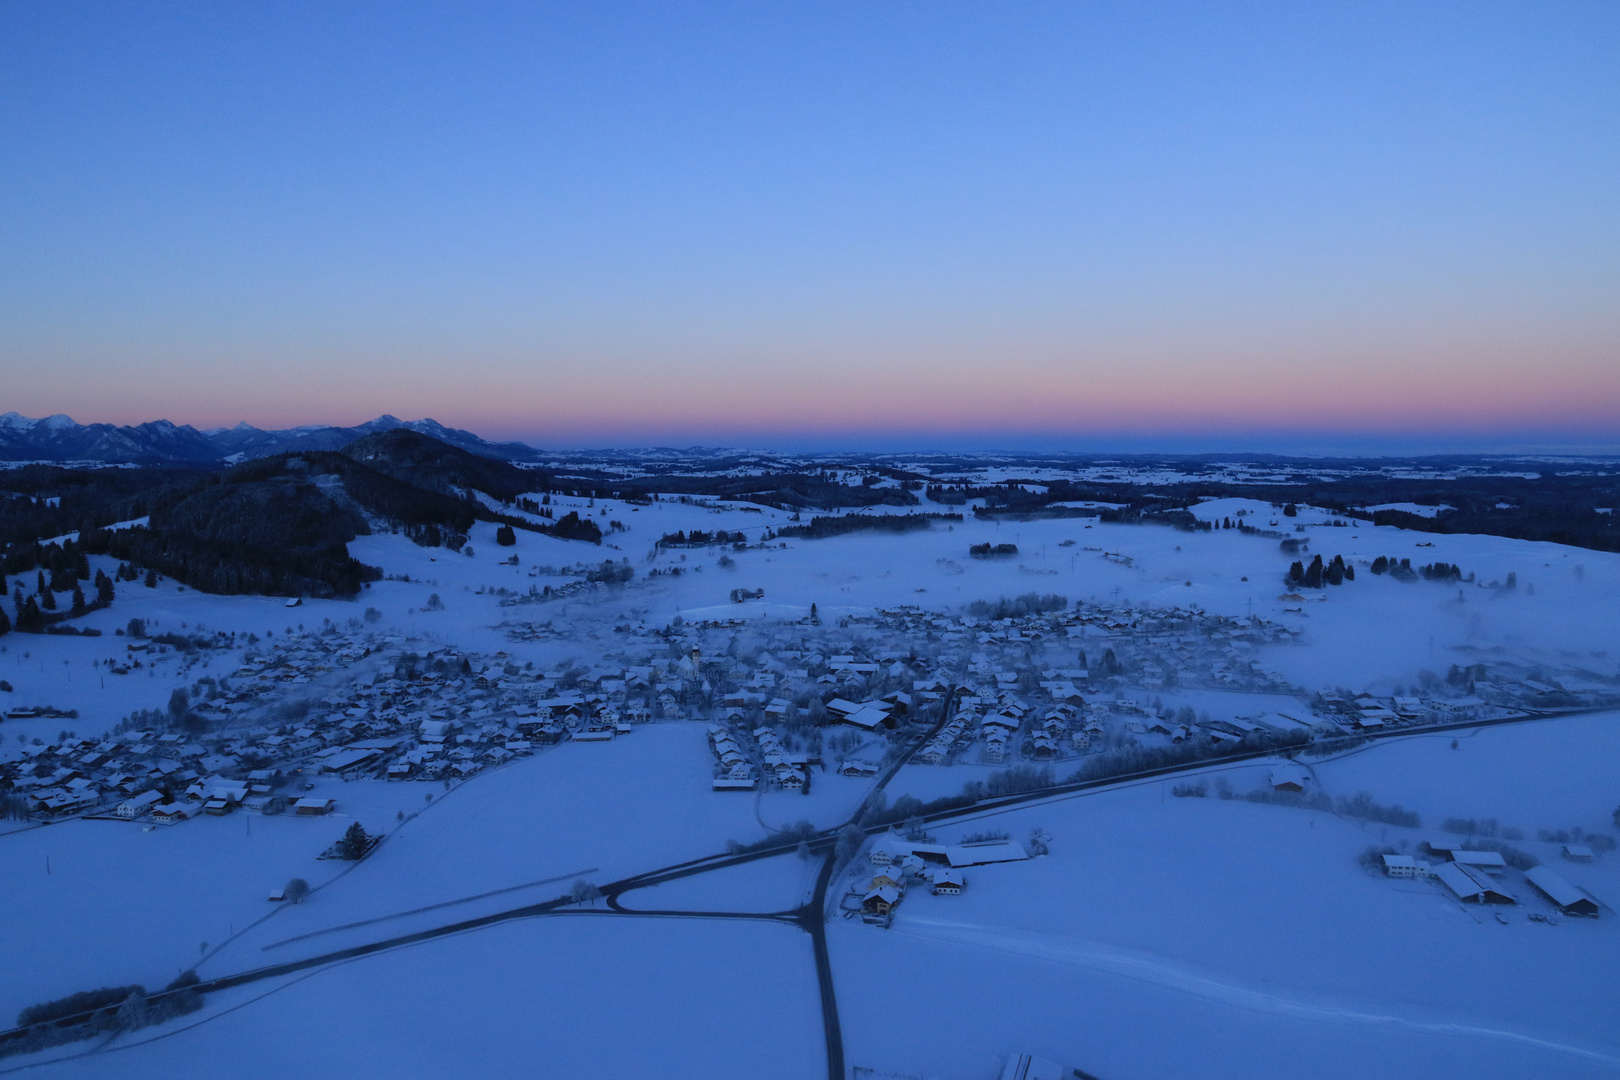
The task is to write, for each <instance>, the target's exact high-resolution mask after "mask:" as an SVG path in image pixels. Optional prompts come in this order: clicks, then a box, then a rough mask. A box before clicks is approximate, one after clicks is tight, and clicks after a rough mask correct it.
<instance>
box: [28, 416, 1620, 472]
mask: <svg viewBox="0 0 1620 1080" xmlns="http://www.w3.org/2000/svg"><path fill="white" fill-rule="evenodd" d="M12 418H15V419H16V420H22V421H27V422H28V424H27V426H28V428H29V429H32V428H33V427H34V426H35V425H38V424H41V423H46V422H48V421H51V420H58V419H60V420H65V421H69V422H71V423H73V424H74V425H76V426H78V427H92V426H97V425H106V426H109V427H113V428H137V427H140V426H142V425H143V424H171V425H173V426H174V427H176V428H190V429H191V430H193V431H195V432H197V433H198V434H200V435H203V436H205V437H206V436H209V435H210V434H217V433H222V432H228V431H232V430H238V429H240V428H243V427H247V428H251V429H253V430H256V431H262V432H265V433H271V434H273V433H284V432H294V431H320V430H326V429H338V430H348V429H355V428H363V427H367V426H370V425H372V424H376V423H377V422H378V421H392V422H394V423H396V424H398V425H400V426H401V427H411V426H413V425H433V426H435V427H438V428H442V429H444V430H446V431H447V432H452V433H457V434H463V435H470V436H472V437H473V438H476V439H478V440H480V441H482V442H485V443H490V444H493V445H498V444H501V443H517V444H519V445H521V446H523V447H524V448H526V449H528V450H531V451H535V452H538V453H553V454H564V455H578V454H612V453H638V452H640V453H645V452H670V453H703V454H768V455H785V454H807V455H827V454H870V455H878V456H895V455H901V454H939V455H951V456H958V455H995V456H1010V457H1029V456H1038V457H1053V456H1057V457H1074V458H1091V459H1095V458H1099V457H1103V458H1108V457H1120V458H1143V457H1167V458H1179V459H1193V458H1218V457H1250V458H1279V459H1309V460H1314V461H1332V460H1358V459H1360V460H1365V459H1383V460H1391V459H1432V458H1458V457H1464V458H1481V459H1501V458H1518V459H1529V458H1551V459H1557V458H1566V459H1567V458H1576V459H1590V460H1603V459H1613V458H1616V457H1620V438H1617V437H1615V436H1607V435H1605V436H1594V437H1592V438H1588V439H1582V438H1580V437H1579V436H1576V437H1574V438H1571V437H1570V436H1569V434H1567V433H1565V434H1564V437H1563V438H1562V439H1559V438H1555V437H1548V436H1549V435H1550V433H1547V434H1543V433H1540V432H1530V431H1526V432H1523V433H1521V437H1520V438H1519V439H1517V440H1512V441H1508V440H1503V441H1500V442H1496V443H1494V444H1492V445H1484V443H1485V440H1484V439H1480V438H1473V437H1469V436H1467V435H1459V434H1457V433H1444V434H1437V435H1418V434H1415V433H1414V434H1406V433H1402V434H1398V435H1391V434H1384V433H1378V434H1375V433H1364V432H1354V431H1344V432H1323V433H1317V434H1316V436H1315V438H1311V437H1310V436H1308V435H1306V434H1305V433H1294V432H1288V431H1284V430H1279V431H1276V432H1271V433H1267V434H1264V435H1260V436H1258V437H1256V436H1255V434H1254V433H1253V432H1252V431H1250V432H1247V433H1245V435H1246V436H1247V438H1245V439H1244V441H1243V442H1241V443H1238V442H1235V441H1234V440H1235V439H1236V438H1244V436H1239V435H1237V434H1236V433H1232V434H1215V433H1207V432H1206V433H1201V434H1197V435H1186V434H1178V435H1166V434H1164V433H1158V432H1155V433H1147V432H1142V433H1136V432H1112V433H1109V434H1108V435H1102V436H1098V435H1093V436H1090V437H1073V436H1069V437H1065V436H1063V435H1058V434H1051V435H1035V436H1030V435H1028V434H1027V433H1026V434H1024V435H1022V436H1021V437H1022V438H1026V439H1029V440H1030V441H1029V442H1025V443H1011V442H1003V441H1001V440H1002V439H1003V438H1007V436H999V437H998V436H997V435H996V434H991V433H983V434H981V435H980V437H979V438H978V439H976V440H975V439H974V437H973V436H967V437H965V438H964V437H962V436H958V437H956V438H954V439H953V438H951V437H950V436H942V435H939V434H937V433H936V435H935V437H936V438H941V439H943V441H942V442H923V441H921V440H916V441H913V440H912V439H909V438H907V437H906V436H905V435H904V434H900V433H895V434H891V435H888V436H887V437H885V436H883V435H878V434H875V433H868V434H866V435H865V437H864V438H863V437H861V436H852V437H850V438H847V439H842V440H840V439H835V438H829V437H827V436H819V437H818V436H815V435H806V434H805V433H797V434H798V436H799V437H798V438H797V439H795V438H791V437H790V438H786V439H783V438H781V436H780V435H778V436H777V438H775V439H772V438H770V437H769V436H764V439H765V440H767V441H757V440H760V439H761V437H762V435H763V433H758V434H755V433H748V434H743V433H737V434H736V435H734V436H733V438H735V439H736V441H730V440H728V439H727V438H726V436H724V435H719V436H718V439H715V441H693V442H687V441H686V439H687V438H693V436H680V435H676V436H671V435H662V436H660V435H651V436H643V437H642V439H637V438H636V437H634V436H630V437H628V438H626V439H624V440H623V441H618V442H600V443H596V442H593V443H583V442H581V443H575V444H572V445H563V444H558V443H551V444H550V445H547V444H546V443H545V442H540V441H535V440H536V436H535V435H534V434H532V433H530V432H523V433H521V434H515V433H512V432H511V431H510V429H508V430H507V431H501V432H499V433H497V434H495V435H487V434H483V433H481V432H480V431H478V430H476V429H475V428H473V427H461V426H458V425H456V424H454V423H450V424H446V423H443V422H441V421H439V420H436V419H434V418H432V417H427V416H424V417H421V418H420V419H416V420H401V419H400V418H399V417H398V416H396V415H394V414H393V413H391V412H387V411H383V412H379V413H378V414H377V415H375V416H374V417H372V418H371V419H369V420H364V421H360V422H358V423H332V422H326V423H321V422H316V423H309V422H305V423H298V424H291V425H288V426H286V427H275V426H270V427H265V426H260V425H259V424H254V423H251V422H249V421H246V420H240V421H238V422H236V423H235V424H218V423H214V424H207V425H206V426H203V425H197V424H192V423H179V422H176V421H173V420H169V419H168V418H166V417H164V418H159V419H156V420H146V421H140V422H138V423H118V422H116V421H111V420H95V421H90V422H88V423H86V422H81V421H78V420H74V419H73V418H72V417H71V416H69V415H68V414H66V413H62V412H55V413H50V414H48V415H46V416H42V417H29V416H25V415H23V414H21V413H19V412H16V411H14V410H12V411H7V412H5V413H0V430H4V428H5V427H7V426H13V427H16V426H20V425H15V424H12V425H7V424H5V423H4V422H3V421H5V420H11V419H12ZM486 430H487V429H486ZM717 435H718V433H717ZM1268 436H1269V438H1268ZM1538 436H1540V437H1538ZM1012 437H1015V438H1016V437H1020V436H1012ZM609 438H611V436H609ZM696 438H699V439H701V438H702V437H701V436H697V437H696ZM711 438H713V437H711ZM970 440H973V441H970ZM1249 440H1254V441H1249ZM1273 440H1274V441H1273ZM1268 441H1270V442H1271V445H1269V446H1267V445H1264V444H1265V443H1266V442H1268ZM1223 444H1224V445H1223Z"/></svg>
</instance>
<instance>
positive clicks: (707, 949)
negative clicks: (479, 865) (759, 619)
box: [39, 916, 826, 1080]
mask: <svg viewBox="0 0 1620 1080" xmlns="http://www.w3.org/2000/svg"><path fill="white" fill-rule="evenodd" d="M810 966H811V964H810V940H809V938H808V937H806V936H805V935H804V934H803V933H802V932H800V931H798V930H795V929H793V928H791V927H785V926H780V925H774V924H760V923H749V922H735V923H722V922H711V921H707V920H700V919H681V920H674V919H656V918H629V917H612V918H605V917H595V916H558V917H552V918H547V919H540V920H531V921H528V922H524V923H519V924H506V925H503V926H498V927H494V928H490V929H487V930H482V931H478V932H475V933H469V934H463V935H459V936H456V937H452V938H447V939H443V940H439V941H432V942H428V943H425V944H422V945H417V946H414V947H411V948H405V949H399V950H395V951H392V952H388V953H385V954H383V955H380V956H375V957H371V958H369V959H366V960H364V961H360V962H356V963H350V964H339V965H334V966H331V967H327V968H322V969H320V970H318V971H317V972H315V973H313V974H309V975H307V976H305V977H302V978H294V979H292V980H285V981H278V982H277V983H272V984H268V985H255V986H250V987H244V988H242V989H240V990H235V991H229V992H226V993H224V994H221V995H219V996H218V997H217V998H215V999H212V1000H210V1002H209V1005H208V1008H207V1009H206V1010H205V1011H203V1012H201V1013H197V1014H195V1015H193V1016H189V1017H186V1018H185V1019H184V1020H182V1021H179V1022H177V1023H175V1024H172V1025H169V1027H170V1028H181V1027H187V1028H188V1029H187V1030H184V1031H182V1032H180V1033H179V1034H178V1035H176V1036H175V1037H172V1038H168V1037H164V1036H166V1035H168V1034H169V1029H168V1028H158V1029H147V1030H146V1031H143V1032H141V1033H139V1034H138V1035H137V1036H135V1037H134V1038H133V1039H131V1040H129V1043H130V1045H127V1046H126V1045H124V1044H123V1043H122V1042H118V1043H114V1044H113V1045H112V1047H110V1048H108V1049H107V1050H105V1051H103V1052H101V1053H98V1054H95V1055H93V1056H90V1057H80V1058H75V1059H71V1060H66V1061H63V1062H61V1063H60V1064H57V1065H55V1066H52V1067H49V1068H46V1069H43V1070H39V1074H40V1075H45V1076H63V1077H67V1076H72V1077H86V1078H89V1077H106V1078H108V1080H113V1078H117V1080H138V1078H146V1077H150V1078H153V1080H158V1078H165V1080H167V1078H171V1077H174V1076H176V1075H232V1076H251V1077H273V1076H298V1075H302V1074H316V1075H321V1076H343V1077H356V1078H366V1077H377V1078H389V1080H394V1078H398V1077H430V1078H439V1077H443V1078H451V1077H457V1078H459V1077H469V1076H545V1077H552V1076H557V1077H565V1076H590V1077H637V1076H677V1075H679V1076H716V1077H720V1076H736V1077H743V1076H780V1077H793V1078H800V1077H804V1078H809V1077H815V1076H818V1075H819V1076H825V1075H826V1070H825V1066H824V1065H823V1064H822V1062H823V1053H822V1041H821V1022H820V1017H819V1013H818V1007H817V999H816V988H815V982H814V980H813V979H804V978H797V977H794V976H795V975H797V974H798V973H799V972H800V971H802V970H805V969H808V968H809V967H810ZM154 1036H157V1041H145V1040H148V1039H151V1038H153V1037H154ZM82 1045H83V1044H81V1047H82Z"/></svg>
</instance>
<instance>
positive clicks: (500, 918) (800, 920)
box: [0, 688, 1615, 1080]
mask: <svg viewBox="0 0 1620 1080" xmlns="http://www.w3.org/2000/svg"><path fill="white" fill-rule="evenodd" d="M956 693H957V689H955V688H953V689H952V691H951V693H950V694H949V695H947V697H946V698H945V700H944V702H943V707H942V709H941V711H940V718H939V720H938V721H936V722H935V724H934V725H933V726H932V727H931V728H930V729H929V730H928V732H927V733H925V734H924V735H923V736H921V737H920V738H919V739H917V740H916V741H915V742H914V743H913V744H912V746H911V747H910V748H909V749H907V750H906V752H905V753H903V754H902V755H901V756H900V757H899V758H897V759H896V760H895V762H894V763H893V764H891V765H890V766H889V768H888V769H887V770H886V771H885V772H884V773H883V774H882V775H881V776H880V777H879V779H878V781H877V782H876V783H875V784H874V785H873V787H872V791H871V792H870V793H869V794H868V795H867V797H866V799H865V800H863V801H862V803H861V806H860V808H858V809H857V810H856V812H855V814H854V816H853V817H852V818H851V819H850V820H849V821H846V822H844V823H843V824H841V825H839V826H837V827H836V828H830V829H825V830H822V832H821V833H819V834H818V835H817V836H815V837H813V838H811V839H810V840H809V841H808V843H809V845H810V849H811V851H813V852H818V853H821V854H822V856H823V861H822V865H821V871H820V873H819V874H818V875H817V878H816V886H815V889H814V891H813V893H812V896H811V898H810V899H809V900H808V901H806V902H805V903H804V904H802V905H801V906H799V907H798V908H795V909H793V910H791V911H781V912H732V911H675V910H637V909H633V908H625V907H623V906H622V905H621V904H620V903H619V897H620V896H621V895H622V894H624V893H627V892H631V891H633V890H636V889H641V888H646V887H648V886H651V885H657V884H660V883H661V882H665V881H675V880H679V879H681V878H686V877H691V876H694V875H696V874H704V873H708V872H710V871H712V870H720V869H724V868H726V867H730V866H740V865H742V864H744V863H749V862H753V861H755V860H757V859H768V858H773V857H775V856H777V855H785V854H789V853H791V852H793V851H795V850H797V848H798V844H799V841H797V840H795V841H793V842H791V843H784V844H776V845H771V846H769V847H764V848H760V849H758V850H756V851H747V852H742V853H739V854H724V855H710V856H705V857H704V858H700V859H691V860H688V861H686V862H681V863H675V864H672V865H670V866H665V867H659V868H657V869H654V870H649V871H646V872H644V873H640V874H634V875H632V876H630V877H627V878H623V879H621V880H619V881H614V882H610V883H608V884H607V885H604V886H602V894H603V896H604V897H605V898H606V900H607V905H606V910H590V909H580V908H578V907H577V906H575V902H574V900H573V898H572V897H570V896H560V897H558V898H556V899H555V900H547V901H542V902H539V903H534V904H526V905H523V906H521V907H516V908H511V909H509V910H506V911H499V912H494V913H492V914H488V915H482V916H478V917H476V918H472V919H464V920H461V921H458V922H454V923H448V924H445V925H442V926H437V927H432V928H429V929H426V930H419V931H415V932H413V933H409V934H401V935H398V936H396V937H391V938H386V939H383V940H380V941H373V942H368V943H366V944H363V945H354V946H350V947H348V948H345V949H338V950H335V951H333V952H329V953H323V954H321V955H318V956H311V957H306V958H304V959H301V960H291V961H287V962H285V963H281V964H271V965H267V966H264V967H259V968H252V969H250V970H248V971H242V972H238V973H236V974H234V975H223V976H220V977H218V978H214V979H204V980H202V981H200V982H198V983H196V984H195V985H194V986H192V987H191V988H190V989H192V990H194V991H196V992H199V993H211V992H213V991H216V990H228V989H231V988H234V987H237V986H245V985H247V984H249V983H255V982H260V981H262V980H265V979H274V978H280V977H282V976H285V975H291V974H294V973H296V972H300V971H307V970H310V969H311V968H317V967H322V966H325V965H327V964H332V963H336V962H339V961H343V960H351V959H355V958H357V957H362V956H369V955H372V954H374V953H380V952H386V951H388V950H390V949H396V948H401V947H403V946H407V945H414V944H418V943H420V942H425V941H431V940H433V939H435V938H440V937H448V936H449V935H451V934H459V933H463V932H465V931H468V930H476V929H480V928H482V927H486V926H493V925H496V924H498V923H502V922H507V921H510V920H514V919H528V918H534V917H536V916H542V915H603V916H605V915H627V916H642V917H661V918H706V919H749V920H757V921H774V922H782V923H790V924H792V925H796V926H799V927H800V928H801V929H803V930H804V931H805V932H806V933H808V934H809V935H810V937H811V941H812V943H813V946H814V950H815V958H816V976H817V980H818V982H819V983H820V987H821V1004H822V1027H823V1030H824V1034H825V1038H826V1043H827V1075H828V1078H829V1080H845V1072H844V1046H843V1035H842V1028H841V1025H840V1023H839V1017H838V1003H837V998H836V995H835V993H834V989H833V980H832V965H831V961H830V958H829V956H828V953H827V936H826V920H825V915H824V911H825V906H824V905H825V903H826V895H827V889H828V887H829V886H830V884H831V882H832V878H833V874H834V872H835V870H836V869H837V865H836V858H837V842H838V835H839V833H840V832H841V831H842V830H843V829H845V828H847V827H848V826H849V825H851V824H853V825H855V826H856V827H857V828H860V829H861V831H862V832H863V833H864V834H866V835H872V834H873V833H877V832H881V831H883V829H884V827H885V826H882V825H873V826H862V825H860V817H861V815H862V813H864V812H865V810H866V808H867V807H868V806H870V805H871V803H872V801H873V799H874V798H875V797H876V796H877V795H878V794H879V793H881V792H882V790H883V789H884V787H886V786H887V785H888V783H889V781H891V780H892V779H893V778H894V777H895V776H896V775H897V774H898V773H899V771H900V769H901V768H903V767H904V766H905V765H906V763H907V762H909V761H910V760H911V758H912V757H913V756H914V755H915V754H916V752H917V750H918V749H920V748H921V747H922V746H924V745H926V743H927V741H928V740H929V739H930V738H932V737H933V736H934V734H936V733H937V732H938V731H939V729H940V728H941V727H943V726H944V724H945V722H946V721H947V720H948V719H949V717H950V705H951V703H952V701H953V700H954V699H955V696H956ZM1613 711H1615V709H1614V708H1613V707H1612V706H1605V707H1601V708H1588V709H1565V710H1558V711H1555V712H1542V713H1532V714H1524V715H1519V716H1508V717H1500V718H1497V719H1492V720H1470V721H1464V722H1459V723H1453V724H1430V725H1425V726H1423V727H1417V728H1402V729H1397V730H1394V731H1384V732H1373V733H1368V734H1366V735H1363V736H1359V737H1360V738H1362V739H1364V740H1365V741H1369V742H1377V741H1382V740H1384V739H1395V738H1407V737H1411V736H1414V735H1430V734H1438V733H1442V732H1449V731H1466V730H1475V729H1480V728H1487V727H1501V726H1505V725H1509V724H1522V723H1528V722H1532V721H1536V720H1550V719H1557V718H1560V717H1566V716H1581V715H1589V714H1592V713H1601V712H1613ZM1281 752H1282V751H1279V750H1278V749H1275V748H1267V749H1263V750H1250V751H1244V752H1242V753H1237V754H1227V755H1223V756H1221V757H1216V758H1207V759H1203V760H1199V761H1189V762H1179V763H1176V764H1171V765H1164V766H1159V767H1157V768H1152V769H1142V770H1139V771H1137V772H1133V773H1122V774H1119V775H1117V776H1109V777H1102V778H1098V779H1094V780H1078V781H1071V782H1069V783H1064V784H1057V785H1054V786H1053V787H1048V788H1041V789H1039V790H1036V791H1027V792H1019V793H1017V794H1012V795H1002V796H996V797H994V798H987V799H981V800H979V801H978V802H976V803H974V804H973V805H971V806H964V807H957V808H955V809H951V810H943V811H939V812H937V813H933V814H925V815H923V820H924V821H927V822H936V821H947V820H951V819H954V818H962V817H970V816H972V815H975V814H983V813H986V812H994V811H997V810H1003V809H1007V808H1009V807H1013V806H1018V805H1022V804H1024V803H1032V802H1039V801H1042V800H1046V799H1053V798H1061V797H1063V796H1067V795H1072V794H1075V793H1077V792H1082V791H1100V790H1104V789H1107V788H1111V787H1122V786H1125V785H1129V784H1135V783H1139V782H1141V781H1143V780H1151V779H1157V778H1160V777H1166V776H1174V775H1177V774H1179V773H1185V772H1193V771H1196V770H1199V769H1204V768H1208V767H1210V766H1212V765H1227V764H1232V763H1237V762H1243V761H1252V760H1257V759H1259V758H1265V757H1272V756H1275V755H1277V754H1279V753H1281ZM171 992H172V991H164V992H160V993H155V994H153V995H151V1000H153V1001H157V1000H161V999H162V998H164V997H166V996H168V994H169V993H171ZM97 1011H100V1010H97ZM93 1014H94V1013H93V1012H86V1013H79V1014H75V1015H73V1016H68V1017H63V1018H61V1019H59V1020H57V1021H55V1022H54V1023H55V1025H56V1026H70V1025H72V1024H75V1023H82V1022H83V1021H84V1020H86V1019H88V1018H89V1017H90V1016H92V1015H93ZM29 1030H30V1029H28V1028H12V1029H10V1030H7V1031H0V1043H6V1042H11V1041H13V1040H16V1039H20V1038H22V1037H24V1036H25V1035H27V1034H28V1032H29Z"/></svg>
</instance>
